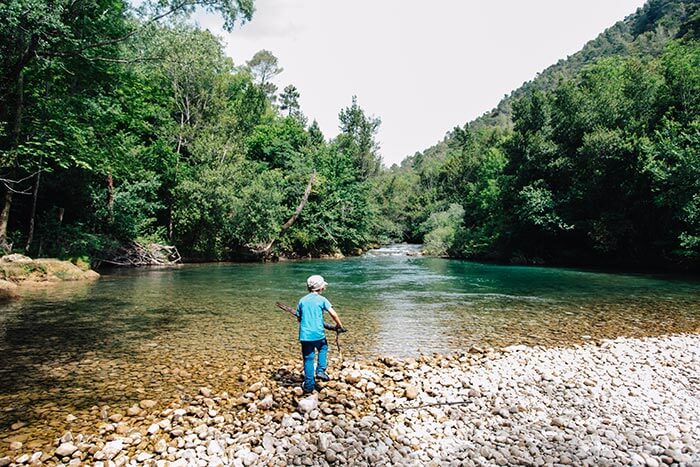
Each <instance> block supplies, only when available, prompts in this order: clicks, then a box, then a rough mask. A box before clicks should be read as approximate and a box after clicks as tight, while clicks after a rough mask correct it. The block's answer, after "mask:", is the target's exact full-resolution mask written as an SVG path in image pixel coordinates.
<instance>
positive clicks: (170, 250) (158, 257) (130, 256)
mask: <svg viewBox="0 0 700 467" xmlns="http://www.w3.org/2000/svg"><path fill="white" fill-rule="evenodd" d="M181 261H182V257H181V256H180V252H179V251H177V247H175V246H171V245H161V244H159V243H149V244H142V243H139V242H135V241H134V242H129V243H127V244H125V245H122V246H121V247H119V248H117V249H116V250H112V251H110V252H109V253H107V254H105V256H104V258H98V259H97V260H96V262H97V264H96V267H99V266H100V265H101V264H102V263H105V264H110V265H112V266H120V267H139V266H173V265H175V264H178V263H180V262H181Z"/></svg>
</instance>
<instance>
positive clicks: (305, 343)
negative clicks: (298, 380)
mask: <svg viewBox="0 0 700 467" xmlns="http://www.w3.org/2000/svg"><path fill="white" fill-rule="evenodd" d="M327 285H328V283H327V282H326V281H325V280H323V277H321V276H318V275H314V276H311V277H309V278H308V279H307V280H306V288H307V289H308V290H309V293H308V294H307V295H305V296H304V297H302V299H301V300H299V304H298V305H297V313H296V314H297V319H298V320H299V342H301V354H302V355H303V357H304V385H303V387H302V388H303V389H304V392H305V393H310V392H313V390H314V389H315V388H316V381H315V378H318V379H320V380H321V381H329V380H330V377H329V376H328V375H327V374H326V367H327V365H328V364H327V361H326V356H327V354H328V341H327V340H326V332H325V330H324V328H323V312H324V311H327V312H328V314H329V315H331V318H333V321H335V324H336V328H338V329H343V324H342V323H341V321H340V317H338V314H337V313H336V312H335V310H334V309H333V306H332V305H331V302H329V301H328V299H326V298H325V297H324V296H322V295H321V294H322V293H323V292H324V291H325V290H326V286H327ZM343 330H344V329H343ZM317 351H318V365H317V366H316V368H315V370H316V371H314V358H315V356H316V352H317Z"/></svg>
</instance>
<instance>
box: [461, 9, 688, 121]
mask: <svg viewBox="0 0 700 467" xmlns="http://www.w3.org/2000/svg"><path fill="white" fill-rule="evenodd" d="M698 21H700V5H699V4H698V2H697V1H693V0H680V1H679V0H650V1H649V2H647V3H646V4H645V5H644V6H643V7H641V8H639V9H638V10H637V11H636V12H635V13H633V14H631V15H629V16H628V17H627V18H625V19H624V20H622V21H618V22H617V23H615V24H614V25H613V26H611V27H610V28H608V29H606V30H605V31H603V32H602V33H601V34H600V35H599V36H598V37H596V38H595V39H593V40H591V41H589V42H588V43H587V44H586V45H584V46H583V48H582V49H581V50H579V51H578V52H576V53H575V54H573V55H571V56H569V57H567V58H566V59H562V60H559V61H558V62H557V63H555V64H554V65H551V66H550V67H548V68H546V69H545V70H544V71H542V72H541V73H538V74H537V76H536V77H535V78H533V79H532V80H531V81H528V82H526V83H524V84H523V85H522V86H521V87H519V88H518V89H516V90H514V91H513V92H511V93H510V94H509V95H508V96H507V97H505V98H503V100H501V101H500V102H499V103H498V105H497V106H496V107H495V108H494V109H493V110H491V111H489V112H487V113H485V114H484V115H482V116H480V117H478V118H476V119H475V120H474V121H473V122H470V126H472V125H473V126H475V127H477V128H478V127H481V126H510V125H512V121H511V112H512V104H513V101H514V100H515V99H517V98H519V97H521V96H524V95H526V94H528V93H529V92H531V91H532V90H534V89H539V90H542V91H547V90H552V89H554V88H555V87H556V85H557V83H558V82H560V81H561V80H563V79H569V78H572V77H574V76H576V74H578V73H579V72H580V71H581V70H582V69H583V68H584V67H585V66H586V65H589V64H592V63H595V62H596V61H597V60H599V59H601V58H604V57H613V56H622V57H624V56H640V57H644V56H658V55H659V54H660V53H661V52H662V51H663V49H664V47H665V46H666V44H667V43H668V41H669V40H671V39H673V38H677V37H683V36H687V35H689V34H697V30H698V28H697V23H698ZM693 25H694V26H693Z"/></svg>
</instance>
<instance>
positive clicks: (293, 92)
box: [280, 84, 304, 120]
mask: <svg viewBox="0 0 700 467" xmlns="http://www.w3.org/2000/svg"><path fill="white" fill-rule="evenodd" d="M280 101H281V105H280V109H281V110H286V111H287V116H288V117H291V116H292V115H293V116H295V117H297V118H299V119H300V120H302V119H303V117H304V115H303V114H302V113H301V107H300V106H299V91H298V90H297V88H296V86H294V85H293V84H290V85H288V86H286V87H285V88H284V91H283V92H282V94H281V95H280Z"/></svg>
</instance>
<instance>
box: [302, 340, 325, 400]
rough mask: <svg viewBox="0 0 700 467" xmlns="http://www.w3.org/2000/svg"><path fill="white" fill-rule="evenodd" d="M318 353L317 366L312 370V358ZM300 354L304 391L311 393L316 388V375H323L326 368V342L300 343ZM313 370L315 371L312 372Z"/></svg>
mask: <svg viewBox="0 0 700 467" xmlns="http://www.w3.org/2000/svg"><path fill="white" fill-rule="evenodd" d="M316 351H318V365H316V368H314V357H315V356H316ZM301 354H302V355H303V356H304V390H305V391H313V389H314V387H316V374H317V373H325V372H326V367H327V366H328V362H327V358H326V357H327V355H328V341H327V340H326V339H321V340H318V341H301ZM314 370H315V371H314Z"/></svg>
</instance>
